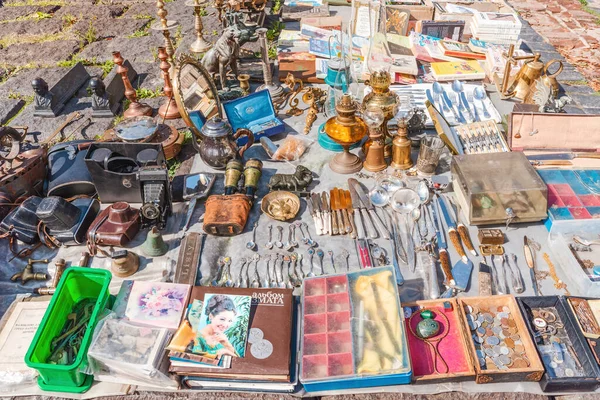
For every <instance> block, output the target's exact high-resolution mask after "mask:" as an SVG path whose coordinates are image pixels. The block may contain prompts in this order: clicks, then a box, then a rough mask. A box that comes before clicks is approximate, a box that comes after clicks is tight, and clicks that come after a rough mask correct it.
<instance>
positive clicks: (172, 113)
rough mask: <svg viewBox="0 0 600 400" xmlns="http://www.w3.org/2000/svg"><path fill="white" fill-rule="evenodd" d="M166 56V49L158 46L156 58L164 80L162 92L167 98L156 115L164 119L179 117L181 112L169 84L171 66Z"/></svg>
mask: <svg viewBox="0 0 600 400" xmlns="http://www.w3.org/2000/svg"><path fill="white" fill-rule="evenodd" d="M168 57H169V55H168V54H167V49H165V48H164V47H159V48H158V59H159V60H160V69H161V71H162V76H163V79H164V81H165V87H164V89H163V92H164V94H165V97H166V98H167V101H165V102H164V103H163V105H162V106H160V108H159V109H158V115H160V116H161V117H163V118H164V119H175V118H180V117H181V114H179V108H177V103H176V102H175V98H174V97H173V86H172V85H171V77H170V76H169V68H171V65H170V64H169V62H168V61H167V58H168Z"/></svg>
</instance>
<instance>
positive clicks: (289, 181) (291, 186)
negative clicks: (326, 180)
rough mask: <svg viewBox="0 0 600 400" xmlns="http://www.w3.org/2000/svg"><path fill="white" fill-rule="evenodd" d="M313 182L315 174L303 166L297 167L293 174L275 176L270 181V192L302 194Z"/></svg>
mask: <svg viewBox="0 0 600 400" xmlns="http://www.w3.org/2000/svg"><path fill="white" fill-rule="evenodd" d="M312 181H313V173H312V172H311V171H310V170H309V169H308V168H306V167H305V166H303V165H298V166H297V167H296V172H294V173H293V174H275V175H273V176H272V177H271V179H270V180H269V190H290V191H294V192H302V191H304V190H306V188H307V187H308V185H310V184H311V182H312Z"/></svg>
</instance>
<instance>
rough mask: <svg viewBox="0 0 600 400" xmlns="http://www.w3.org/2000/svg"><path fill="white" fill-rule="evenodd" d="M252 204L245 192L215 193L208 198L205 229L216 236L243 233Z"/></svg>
mask: <svg viewBox="0 0 600 400" xmlns="http://www.w3.org/2000/svg"><path fill="white" fill-rule="evenodd" d="M251 207H252V204H251V203H250V200H249V199H248V197H247V196H246V195H244V194H239V193H238V194H230V195H213V196H210V197H209V198H208V199H207V200H206V212H205V213H204V231H205V232H206V233H208V234H211V235H215V236H235V235H239V234H240V233H242V231H243V230H244V226H246V221H248V214H249V213H250V208H251Z"/></svg>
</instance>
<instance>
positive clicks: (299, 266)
mask: <svg viewBox="0 0 600 400" xmlns="http://www.w3.org/2000/svg"><path fill="white" fill-rule="evenodd" d="M294 254H296V257H298V264H297V266H298V270H299V271H300V273H299V274H298V273H297V272H296V274H297V275H298V278H299V279H304V276H305V275H304V268H302V260H304V257H303V256H302V254H299V253H294Z"/></svg>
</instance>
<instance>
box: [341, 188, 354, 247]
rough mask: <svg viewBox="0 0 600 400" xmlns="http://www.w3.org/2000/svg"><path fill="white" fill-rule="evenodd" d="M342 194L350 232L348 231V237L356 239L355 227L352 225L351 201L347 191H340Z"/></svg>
mask: <svg viewBox="0 0 600 400" xmlns="http://www.w3.org/2000/svg"><path fill="white" fill-rule="evenodd" d="M342 194H343V195H344V196H343V198H344V207H346V212H347V213H348V220H350V227H351V228H352V230H351V231H350V236H351V237H352V239H356V225H355V224H354V209H353V208H352V199H351V197H350V191H349V190H342Z"/></svg>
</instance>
